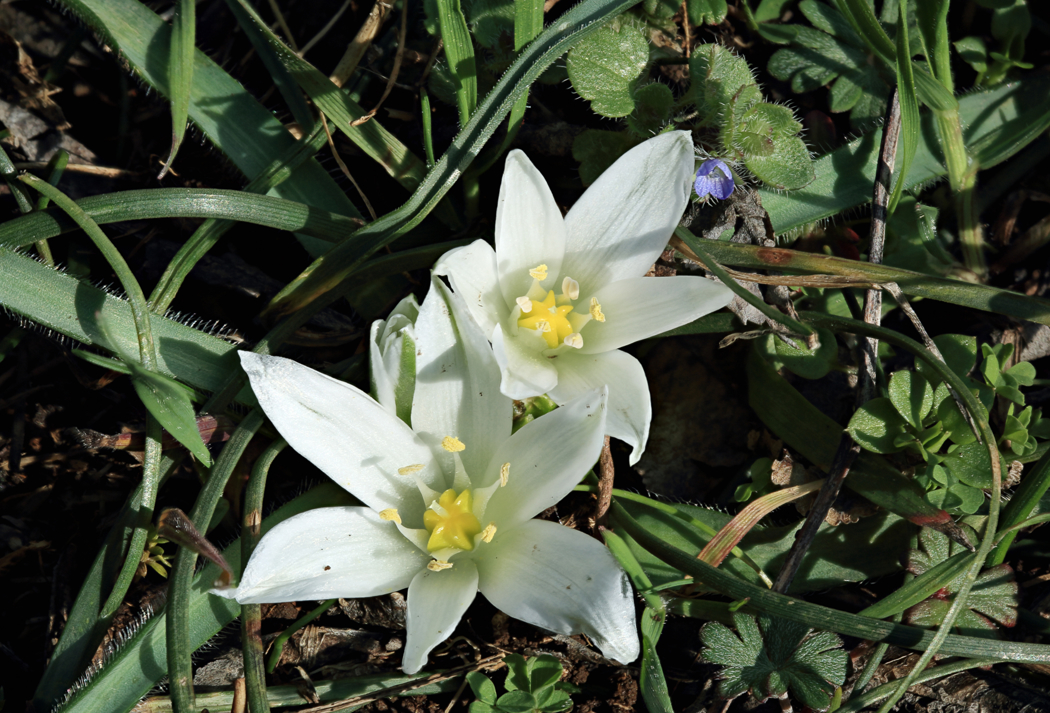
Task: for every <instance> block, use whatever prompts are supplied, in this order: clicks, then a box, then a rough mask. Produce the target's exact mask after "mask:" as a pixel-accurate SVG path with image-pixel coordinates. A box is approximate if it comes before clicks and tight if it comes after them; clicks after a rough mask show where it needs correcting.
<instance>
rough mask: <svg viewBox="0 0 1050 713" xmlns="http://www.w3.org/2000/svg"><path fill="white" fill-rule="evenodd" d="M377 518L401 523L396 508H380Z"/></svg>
mask: <svg viewBox="0 0 1050 713" xmlns="http://www.w3.org/2000/svg"><path fill="white" fill-rule="evenodd" d="M379 519H380V520H386V521H387V522H396V523H397V524H398V525H400V524H401V516H400V515H398V514H397V509H396V508H387V509H386V510H381V511H380V513H379Z"/></svg>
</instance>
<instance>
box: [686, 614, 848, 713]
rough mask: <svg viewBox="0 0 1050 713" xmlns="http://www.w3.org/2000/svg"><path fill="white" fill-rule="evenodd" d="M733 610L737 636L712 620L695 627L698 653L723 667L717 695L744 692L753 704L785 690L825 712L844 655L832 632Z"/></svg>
mask: <svg viewBox="0 0 1050 713" xmlns="http://www.w3.org/2000/svg"><path fill="white" fill-rule="evenodd" d="M758 621H759V624H760V626H761V633H760V631H759V627H758V626H756V625H755V620H754V618H753V617H751V616H750V615H748V614H740V613H736V614H733V623H734V624H735V626H736V628H737V632H738V633H739V638H737V637H736V636H734V635H733V634H732V632H730V630H729V629H728V628H727V627H725V626H724V625H722V624H720V623H718V622H710V623H708V624H705V625H704V627H703V628H702V629H701V630H700V640H701V641H702V642H703V643H704V646H705V648H704V650H703V651H702V652H701V654H700V656H701V658H702V659H703V660H705V661H707V662H709V663H715V664H721V665H722V666H723V669H722V672H721V674H720V676H721V678H722V681H720V683H719V686H718V692H719V695H721V696H722V697H723V698H727V699H729V698H734V697H736V696H739V695H740V694H741V693H743V692H745V691H747V692H749V693H750V694H751V695H752V696H753V697H754V698H755V699H756V701H758V702H761V701H764V700H766V699H768V698H771V697H780V696H783V695H784V694H786V693H788V692H790V693H791V696H792V698H794V699H795V700H798V701H799V702H800V703H802V704H803V705H805V706H807V707H809V708H813V709H814V710H827V709H828V708H829V707H830V705H831V696H832V694H833V693H834V690H835V688H836V687H837V686H841V685H842V684H843V683H844V682H845V680H846V663H847V661H848V659H849V656H848V654H847V653H846V652H845V651H843V650H842V648H841V646H842V642H841V641H839V639H838V637H837V636H835V635H834V634H830V633H827V632H815V633H813V634H812V635H810V631H811V630H810V627H808V626H807V625H805V624H801V623H798V622H793V621H788V620H786V619H780V618H770V617H766V616H762V617H759V620H758Z"/></svg>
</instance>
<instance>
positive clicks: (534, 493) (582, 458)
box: [484, 385, 608, 528]
mask: <svg viewBox="0 0 1050 713" xmlns="http://www.w3.org/2000/svg"><path fill="white" fill-rule="evenodd" d="M607 395H608V389H607V388H606V387H605V385H602V386H601V387H599V388H596V389H593V390H591V391H590V392H589V393H586V394H584V395H582V396H580V397H579V398H577V399H573V400H572V401H570V402H569V403H567V404H565V405H564V406H562V407H561V408H558V409H555V410H554V411H552V412H551V413H548V414H546V415H544V416H541V417H540V418H537V419H536V420H535V421H533V422H532V423H528V424H526V425H525V426H523V427H522V428H521V429H519V430H518V432H517V433H515V434H514V435H513V436H511V437H510V438H508V439H507V440H506V441H505V442H504V443H503V445H501V446H500V447H499V449H498V450H497V451H496V455H495V457H494V458H493V460H492V464H491V465H489V467H488V470H487V471H486V482H485V483H484V484H485V485H487V484H489V483H491V482H493V481H494V480H495V479H496V478H498V477H499V473H500V468H501V466H502V465H503V464H504V463H510V466H509V473H508V479H507V485H506V486H504V487H502V488H497V489H496V491H495V492H494V493H493V494H492V498H491V499H490V500H489V503H488V507H487V508H486V509H485V518H484V519H485V521H486V522H490V521H491V522H495V523H496V525H497V527H499V528H505V527H513V526H515V525H517V524H518V523H520V522H524V521H526V520H528V519H530V518H532V517H533V516H535V515H537V514H539V513H541V512H543V511H544V510H546V509H547V508H549V507H550V506H551V505H554V504H555V503H557V502H558V501H559V500H561V499H562V498H564V497H565V496H566V495H567V494H568V493H569V491H570V490H572V489H573V488H574V487H576V485H578V484H579V482H580V481H581V480H582V479H583V476H585V475H586V474H587V471H588V470H590V468H591V466H593V465H594V463H595V462H596V461H597V460H598V455H599V454H600V453H601V450H602V443H603V442H604V440H605V431H606V426H605V402H606V399H607Z"/></svg>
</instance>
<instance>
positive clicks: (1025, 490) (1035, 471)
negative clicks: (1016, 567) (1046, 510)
mask: <svg viewBox="0 0 1050 713" xmlns="http://www.w3.org/2000/svg"><path fill="white" fill-rule="evenodd" d="M1047 489H1050V451H1047V452H1046V453H1044V454H1043V457H1042V458H1040V459H1039V462H1038V463H1036V464H1035V467H1034V468H1032V471H1031V472H1030V473H1029V474H1028V475H1026V476H1025V478H1024V480H1022V481H1021V484H1020V485H1019V486H1017V490H1016V491H1014V494H1013V497H1011V498H1010V502H1008V503H1007V504H1006V507H1004V508H1003V517H1002V520H1001V521H1000V523H999V529H1000V530H1005V529H1006V528H1008V527H1013V526H1014V525H1016V524H1018V523H1020V522H1024V521H1025V519H1027V518H1028V516H1029V515H1031V514H1032V512H1033V511H1034V510H1035V508H1036V507H1037V506H1038V505H1039V501H1040V499H1042V497H1043V495H1045V494H1046V491H1047ZM1016 537H1017V533H1016V532H1011V533H1010V534H1008V535H1006V536H1005V537H1004V538H1003V539H1002V541H1001V542H1000V543H999V547H998V549H996V550H995V552H993V553H992V556H991V557H990V558H989V560H988V566H989V567H992V566H994V565H997V564H1002V563H1003V561H1004V560H1005V559H1006V554H1007V552H1009V550H1010V545H1011V544H1013V541H1014V538H1016Z"/></svg>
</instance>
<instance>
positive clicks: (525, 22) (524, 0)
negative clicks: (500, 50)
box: [514, 0, 543, 52]
mask: <svg viewBox="0 0 1050 713" xmlns="http://www.w3.org/2000/svg"><path fill="white" fill-rule="evenodd" d="M541 32H543V0H517V2H515V3H514V51H515V52H520V51H521V49H522V48H523V47H524V46H525V45H527V44H528V43H530V42H532V40H533V39H535V38H536V37H537V36H539V34H540V33H541Z"/></svg>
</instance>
